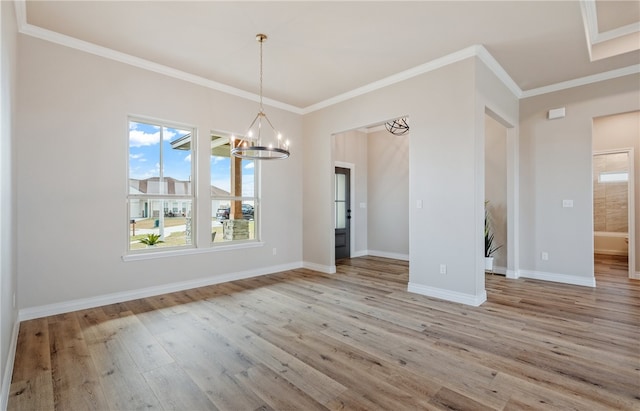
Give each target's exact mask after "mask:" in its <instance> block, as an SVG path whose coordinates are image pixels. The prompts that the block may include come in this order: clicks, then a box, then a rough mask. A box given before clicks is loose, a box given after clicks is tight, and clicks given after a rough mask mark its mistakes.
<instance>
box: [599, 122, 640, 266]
mask: <svg viewBox="0 0 640 411" xmlns="http://www.w3.org/2000/svg"><path fill="white" fill-rule="evenodd" d="M630 147H631V148H633V149H634V154H635V158H634V171H635V176H634V177H635V209H636V210H635V226H636V227H635V230H636V235H635V237H636V269H635V271H640V111H632V112H629V113H622V114H616V115H612V116H604V117H598V118H595V119H594V120H593V150H594V151H601V150H612V149H619V148H630ZM618 241H619V240H618ZM603 248H604V249H610V248H612V247H608V246H606V245H603ZM596 249H597V248H596Z"/></svg>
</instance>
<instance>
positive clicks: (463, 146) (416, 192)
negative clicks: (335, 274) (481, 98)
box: [303, 58, 486, 301]
mask: <svg viewBox="0 0 640 411" xmlns="http://www.w3.org/2000/svg"><path fill="white" fill-rule="evenodd" d="M476 64H479V63H478V62H477V59H475V58H468V59H465V60H462V61H459V62H456V63H453V64H450V65H447V66H446V67H442V68H439V69H437V70H434V71H431V72H428V73H424V74H422V75H419V76H416V77H413V78H411V79H408V80H405V81H403V82H400V83H396V84H393V85H391V86H388V87H385V88H383V89H379V90H376V91H373V92H370V93H367V94H365V95H361V96H358V97H354V98H352V99H350V100H347V101H344V102H341V103H338V104H335V105H333V106H330V107H327V108H324V109H321V110H318V111H314V112H312V113H309V114H306V115H305V116H304V119H303V131H304V135H305V157H304V161H305V168H304V185H303V186H304V194H303V195H304V234H303V239H304V246H303V248H304V251H303V252H304V260H305V262H310V263H313V264H315V265H319V266H328V267H331V266H333V265H334V264H335V260H334V254H333V247H334V240H333V238H332V237H333V224H332V210H333V208H332V207H333V206H332V195H333V192H332V190H333V182H332V165H333V161H334V160H333V158H332V151H331V135H333V134H335V133H336V132H339V131H341V130H352V129H357V128H359V127H362V126H367V125H372V124H380V122H383V121H386V120H388V119H392V118H397V117H400V116H408V117H409V118H410V121H411V123H410V126H411V135H410V138H409V163H410V167H409V180H410V182H409V204H410V208H409V222H410V223H409V226H410V228H409V238H410V240H409V255H410V262H409V265H410V274H409V281H410V284H414V285H415V286H416V287H415V288H414V290H416V289H419V291H420V292H422V293H425V294H430V295H433V296H440V297H441V298H447V299H458V300H460V299H462V300H465V301H477V300H478V299H479V298H482V293H483V292H484V276H483V271H482V268H481V267H480V264H481V263H482V261H483V253H482V250H483V245H482V235H481V232H482V214H480V215H479V214H478V211H480V212H481V213H482V209H483V206H482V198H483V196H482V194H481V195H480V196H479V197H478V195H477V193H478V188H477V187H478V185H479V184H478V181H479V180H478V179H479V178H481V177H479V176H478V175H477V173H476V172H477V164H478V163H479V162H481V161H482V160H481V159H479V158H477V157H478V156H479V155H481V156H483V153H484V151H483V147H484V146H482V147H478V145H479V144H478V141H477V137H478V136H477V133H476V123H477V118H476V93H475V77H476V75H475V66H476ZM481 158H483V157H481ZM482 169H483V166H482ZM479 186H480V187H482V185H481V184H480V185H479ZM419 202H421V204H422V207H421V208H418V204H419ZM477 202H480V204H479V205H477V204H476V203H477ZM442 264H445V265H446V266H447V270H446V271H447V273H446V275H442V274H440V266H441V265H442ZM478 269H480V270H481V272H480V273H478ZM478 274H480V275H482V282H481V283H480V282H479V281H478V276H479V275H478ZM485 295H486V294H485ZM458 297H460V298H458Z"/></svg>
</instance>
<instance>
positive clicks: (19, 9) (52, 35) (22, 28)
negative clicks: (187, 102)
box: [15, 0, 302, 114]
mask: <svg viewBox="0 0 640 411" xmlns="http://www.w3.org/2000/svg"><path fill="white" fill-rule="evenodd" d="M15 4H16V19H17V20H18V31H19V32H20V33H22V34H26V35H28V36H31V37H35V38H38V39H41V40H45V41H49V42H52V43H55V44H59V45H61V46H66V47H69V48H72V49H76V50H80V51H84V52H86V53H90V54H93V55H96V56H100V57H104V58H106V59H109V60H114V61H118V62H120V63H124V64H128V65H130V66H134V67H138V68H141V69H143V70H148V71H152V72H154V73H158V74H163V75H166V76H169V77H173V78H176V79H179V80H183V81H187V82H189V83H193V84H197V85H200V86H203V87H207V88H210V89H213V90H217V91H221V92H223V93H226V94H230V95H233V96H237V97H241V98H244V99H247V100H251V101H255V102H256V103H259V102H260V96H258V95H257V94H255V93H250V92H248V91H245V90H241V89H238V88H235V87H231V86H228V85H226V84H222V83H219V82H217V81H213V80H209V79H206V78H204V77H200V76H196V75H194V74H191V73H187V72H185V71H182V70H177V69H174V68H172V67H168V66H165V65H163V64H158V63H154V62H152V61H149V60H145V59H142V58H139V57H135V56H132V55H130V54H126V53H122V52H119V51H116V50H113V49H110V48H107V47H103V46H98V45H96V44H93V43H89V42H87V41H84V40H79V39H77V38H75V37H71V36H67V35H65V34H60V33H58V32H55V31H52V30H47V29H43V28H41V27H38V26H34V25H32V24H29V23H27V21H26V4H25V1H24V0H18V1H16V3H15ZM263 100H264V104H265V105H269V106H271V107H276V108H280V109H283V110H286V111H290V112H292V113H296V114H302V110H301V109H300V108H299V107H295V106H292V105H290V104H287V103H283V102H280V101H277V100H272V99H269V98H264V99H263Z"/></svg>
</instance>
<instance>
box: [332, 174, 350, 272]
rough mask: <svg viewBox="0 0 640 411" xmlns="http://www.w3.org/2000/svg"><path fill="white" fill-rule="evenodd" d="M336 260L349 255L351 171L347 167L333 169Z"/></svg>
mask: <svg viewBox="0 0 640 411" xmlns="http://www.w3.org/2000/svg"><path fill="white" fill-rule="evenodd" d="M335 187H336V192H335V210H336V215H335V230H336V260H337V259H340V258H349V257H351V241H350V239H351V198H350V193H351V173H350V170H349V169H348V168H342V167H336V171H335Z"/></svg>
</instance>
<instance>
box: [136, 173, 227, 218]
mask: <svg viewBox="0 0 640 411" xmlns="http://www.w3.org/2000/svg"><path fill="white" fill-rule="evenodd" d="M190 185H191V182H190V181H181V180H176V179H175V178H171V177H165V178H163V179H162V182H160V178H159V177H150V178H146V179H143V180H138V179H134V178H131V179H129V192H130V193H131V194H148V193H153V194H158V193H166V194H187V193H188V192H189V186H190ZM214 195H216V196H228V195H229V192H227V191H225V190H223V189H221V188H218V187H216V186H211V196H214ZM214 202H215V203H216V204H215V207H213V206H212V208H213V212H214V213H215V210H217V209H218V205H219V204H218V203H219V202H220V201H214ZM188 210H190V206H189V204H188V202H184V201H180V200H171V201H165V202H163V204H160V202H157V201H155V202H154V201H151V200H138V199H133V200H131V201H130V202H129V216H130V217H131V218H132V219H136V218H149V217H158V216H159V215H160V212H161V211H162V212H164V214H165V216H167V215H168V214H170V213H171V214H172V215H184V214H186V213H187V212H188Z"/></svg>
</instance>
